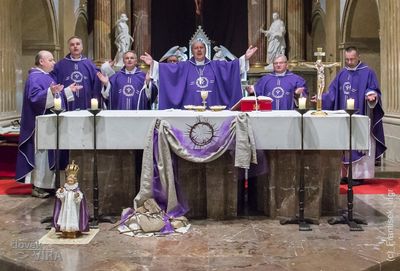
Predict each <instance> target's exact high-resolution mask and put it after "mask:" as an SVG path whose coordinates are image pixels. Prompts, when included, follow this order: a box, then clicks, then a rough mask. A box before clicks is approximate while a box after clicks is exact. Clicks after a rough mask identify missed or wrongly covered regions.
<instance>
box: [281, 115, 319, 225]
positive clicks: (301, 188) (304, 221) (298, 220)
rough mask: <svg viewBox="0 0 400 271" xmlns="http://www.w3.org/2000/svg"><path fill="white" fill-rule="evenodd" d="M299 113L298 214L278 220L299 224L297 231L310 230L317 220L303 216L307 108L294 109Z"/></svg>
mask: <svg viewBox="0 0 400 271" xmlns="http://www.w3.org/2000/svg"><path fill="white" fill-rule="evenodd" d="M296 111H297V112H299V113H300V115H301V126H300V131H301V151H300V179H299V215H298V216H296V217H293V218H284V219H281V220H280V223H281V225H284V224H299V231H311V230H312V229H311V227H310V224H316V225H318V224H319V222H318V221H317V220H314V219H310V218H305V217H304V202H305V184H304V114H305V113H307V111H308V109H296Z"/></svg>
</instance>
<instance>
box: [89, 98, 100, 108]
mask: <svg viewBox="0 0 400 271" xmlns="http://www.w3.org/2000/svg"><path fill="white" fill-rule="evenodd" d="M90 109H92V110H96V109H99V102H98V101H97V99H96V98H93V99H91V100H90Z"/></svg>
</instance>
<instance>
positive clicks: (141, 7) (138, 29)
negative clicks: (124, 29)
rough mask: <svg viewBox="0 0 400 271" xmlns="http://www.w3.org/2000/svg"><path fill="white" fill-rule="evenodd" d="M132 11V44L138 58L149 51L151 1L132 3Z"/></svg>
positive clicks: (144, 0)
mask: <svg viewBox="0 0 400 271" xmlns="http://www.w3.org/2000/svg"><path fill="white" fill-rule="evenodd" d="M132 11H133V16H132V23H133V24H132V36H133V38H134V39H135V40H134V42H133V43H134V48H135V51H136V53H137V54H138V56H140V55H142V54H144V52H148V53H150V50H151V38H150V37H151V21H150V14H151V1H150V0H137V1H133V6H132Z"/></svg>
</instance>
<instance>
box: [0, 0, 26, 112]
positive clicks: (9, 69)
mask: <svg viewBox="0 0 400 271" xmlns="http://www.w3.org/2000/svg"><path fill="white" fill-rule="evenodd" d="M20 6H21V4H20V1H14V0H4V1H1V9H0V63H1V64H0V66H1V69H0V116H3V115H4V114H3V113H5V112H7V114H8V113H11V112H15V111H16V89H17V84H16V83H17V79H18V80H21V77H22V69H21V55H22V41H21V35H22V34H21V18H19V17H18V16H16V14H20ZM20 99H22V97H20Z"/></svg>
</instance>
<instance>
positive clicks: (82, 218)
mask: <svg viewBox="0 0 400 271" xmlns="http://www.w3.org/2000/svg"><path fill="white" fill-rule="evenodd" d="M72 191H74V192H78V191H80V189H79V188H76V189H74V190H72ZM61 204H62V202H61V200H60V199H59V198H57V197H56V199H55V203H54V209H53V221H52V224H53V227H54V228H55V229H56V231H58V232H59V231H60V225H58V224H57V221H58V217H59V216H60V211H61ZM89 230H90V229H89V211H88V208H87V204H86V198H85V195H83V198H82V200H81V202H80V204H79V231H80V232H89Z"/></svg>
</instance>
